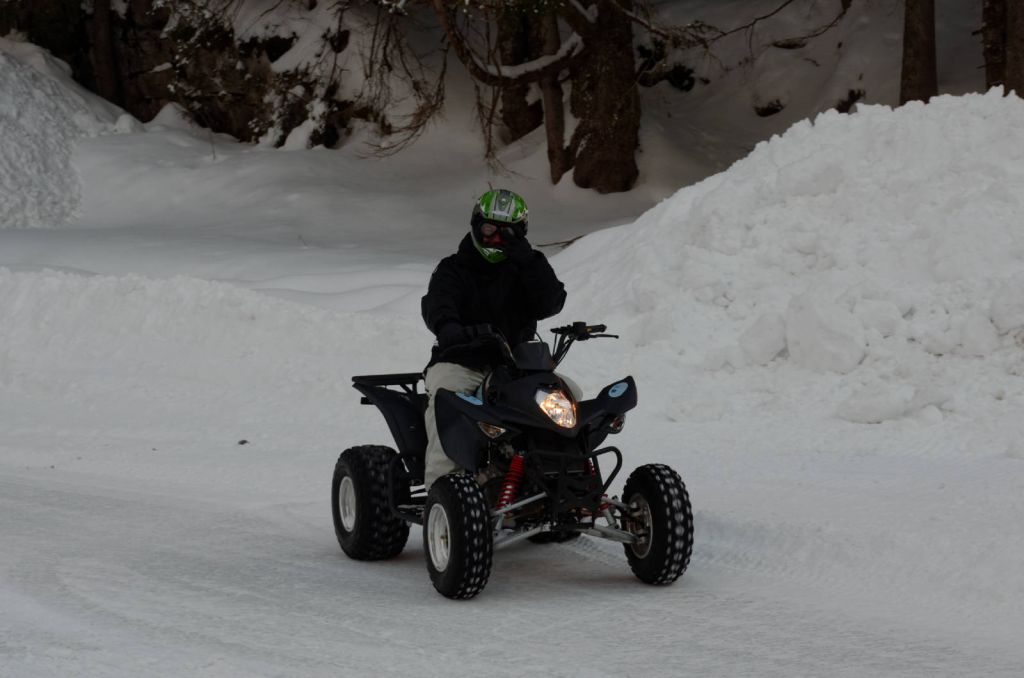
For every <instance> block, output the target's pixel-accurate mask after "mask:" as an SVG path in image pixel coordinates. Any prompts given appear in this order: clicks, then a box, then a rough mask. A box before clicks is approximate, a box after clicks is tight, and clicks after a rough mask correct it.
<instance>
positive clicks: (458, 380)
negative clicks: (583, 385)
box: [423, 363, 583, 489]
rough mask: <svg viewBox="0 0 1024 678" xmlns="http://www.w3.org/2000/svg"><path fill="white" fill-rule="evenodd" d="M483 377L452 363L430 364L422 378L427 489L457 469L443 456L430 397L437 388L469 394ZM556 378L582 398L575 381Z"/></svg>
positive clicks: (425, 481) (479, 373)
mask: <svg viewBox="0 0 1024 678" xmlns="http://www.w3.org/2000/svg"><path fill="white" fill-rule="evenodd" d="M486 376H487V373H486V372H481V371H479V370H471V369H469V368H468V367H463V366H462V365H456V364H455V363H434V364H433V365H431V366H430V367H429V368H428V369H427V373H426V374H425V375H424V376H423V381H424V385H425V387H426V389H427V396H428V397H429V400H428V401H427V413H426V421H425V424H426V427H427V454H426V458H425V460H424V464H425V467H424V471H423V475H424V478H423V482H424V484H425V485H426V486H427V489H430V486H431V485H432V484H433V483H434V481H435V480H437V479H438V478H440V477H441V476H443V475H446V474H448V473H451V472H453V471H457V470H458V469H459V466H458V464H456V463H455V462H454V461H452V460H451V459H449V458H448V455H446V454H445V453H444V448H443V447H441V438H440V436H439V435H438V433H437V418H436V416H435V415H434V394H435V393H437V389H439V388H443V389H446V390H448V391H455V392H458V391H462V392H463V393H472V392H473V391H476V389H477V388H478V387H479V386H480V384H481V383H483V380H484V378H485V377H486ZM558 376H559V377H560V378H561V379H562V380H563V381H565V384H566V386H568V387H569V390H570V391H572V395H573V398H575V399H576V401H577V402H578V401H580V400H581V399H582V398H583V391H581V390H580V387H579V386H578V385H577V384H576V382H574V381H573V380H572V379H569V378H567V377H565V376H563V375H561V374H559V375H558Z"/></svg>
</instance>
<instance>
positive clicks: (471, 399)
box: [455, 391, 484, 405]
mask: <svg viewBox="0 0 1024 678" xmlns="http://www.w3.org/2000/svg"><path fill="white" fill-rule="evenodd" d="M455 395H457V396H459V397H460V398H462V399H463V400H465V401H466V402H467V403H470V404H472V405H483V404H484V401H482V400H480V399H479V398H477V397H476V396H473V395H470V394H468V393H463V392H461V391H459V392H458V393H456V394H455Z"/></svg>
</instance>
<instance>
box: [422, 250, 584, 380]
mask: <svg viewBox="0 0 1024 678" xmlns="http://www.w3.org/2000/svg"><path fill="white" fill-rule="evenodd" d="M563 304H565V286H564V285H563V284H562V282H561V281H560V280H559V279H558V278H557V277H556V276H555V272H554V271H553V270H552V269H551V264H549V263H548V260H547V258H546V257H545V256H544V255H543V254H541V253H540V252H538V251H536V250H534V251H533V257H532V259H530V261H529V263H528V264H525V265H522V266H520V265H517V264H515V263H513V262H511V261H503V262H501V263H497V264H492V263H490V262H489V261H487V260H486V259H484V258H483V257H482V256H481V255H480V253H479V252H478V251H477V250H476V247H474V246H473V241H472V239H471V238H470V236H469V235H467V236H466V237H465V238H463V239H462V242H461V243H460V244H459V251H458V252H456V253H455V254H453V255H451V256H448V257H445V258H444V259H442V260H441V263H439V264H438V265H437V268H436V269H434V274H433V275H432V276H431V277H430V286H429V288H428V289H427V294H426V295H425V296H424V297H423V301H422V309H423V320H424V321H425V322H426V323H427V327H428V328H430V331H431V332H433V333H434V334H437V332H438V331H439V330H440V329H441V328H442V327H444V326H445V325H446V324H448V323H450V322H456V323H459V324H460V325H463V326H472V325H480V324H484V323H486V324H489V325H491V326H493V327H494V328H495V329H496V330H498V331H499V332H501V334H502V335H503V336H504V337H505V340H506V341H508V343H509V345H510V346H516V345H517V344H520V343H522V342H524V341H528V340H530V339H532V338H533V335H534V334H536V332H537V321H538V320H542V319H544V318H549V317H551V316H553V315H555V314H556V313H558V312H559V311H561V310H562V305H563ZM439 359H440V358H439V349H438V347H437V346H435V347H434V352H433V355H432V357H431V360H430V364H431V365H432V364H434V363H435V362H438V361H439ZM443 359H444V360H445V361H447V362H454V363H459V364H461V365H464V366H466V367H471V368H482V367H485V365H483V364H480V359H479V358H478V357H477V356H474V355H472V354H469V353H462V354H460V353H459V352H458V351H455V352H453V351H446V352H445V353H444V356H443Z"/></svg>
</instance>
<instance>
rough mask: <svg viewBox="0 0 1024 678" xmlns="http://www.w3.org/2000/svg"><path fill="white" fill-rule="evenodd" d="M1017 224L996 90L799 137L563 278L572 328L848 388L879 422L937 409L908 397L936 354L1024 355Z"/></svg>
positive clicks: (766, 151) (1023, 122)
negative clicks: (588, 324)
mask: <svg viewBox="0 0 1024 678" xmlns="http://www.w3.org/2000/svg"><path fill="white" fill-rule="evenodd" d="M1022 214H1024V102H1022V101H1021V100H1020V99H1019V98H1017V97H1016V96H1013V95H1011V96H1008V97H1004V96H1002V94H1001V92H997V91H992V92H990V93H988V94H986V95H970V96H965V97H939V98H937V99H934V100H933V101H932V102H931V103H930V104H928V105H922V104H911V105H908V106H904V107H902V108H899V109H896V110H892V109H889V108H888V107H883V106H869V107H861V108H860V109H859V110H858V112H857V113H856V114H854V115H843V114H840V113H837V112H829V113H825V114H823V115H821V116H819V117H818V118H817V119H816V120H814V121H813V122H810V121H807V122H802V123H799V124H797V125H795V126H794V127H793V128H791V129H790V130H789V131H787V132H786V133H785V134H784V135H782V136H780V137H774V138H772V139H771V140H770V141H767V142H764V143H761V144H759V145H758V146H757V148H756V149H755V150H754V151H753V152H752V153H751V154H750V156H748V157H747V158H745V159H743V160H741V161H739V162H737V163H736V164H735V165H734V166H733V167H732V168H730V169H729V170H728V171H726V172H723V173H721V174H719V175H716V176H713V177H711V178H709V179H707V180H705V181H703V182H701V183H700V184H697V185H695V186H691V187H688V188H685V189H682V190H681V191H679V192H678V193H677V194H676V195H675V196H673V197H672V198H670V199H668V200H666V201H664V202H663V203H661V204H660V205H658V206H657V207H655V208H654V209H652V210H651V211H649V212H648V213H647V214H645V215H644V216H643V217H641V218H640V219H639V220H638V221H637V222H636V223H635V224H634V225H631V226H627V227H622V228H619V229H615V230H612V231H607V232H603V233H598V234H595V235H593V236H590V237H588V238H586V239H584V240H583V241H582V242H580V243H578V244H577V245H575V246H574V247H572V248H570V250H569V251H567V252H566V253H565V254H564V255H562V256H561V257H560V258H559V259H558V263H559V265H560V267H561V269H562V270H566V271H568V276H569V278H570V281H571V288H572V289H573V291H574V294H575V298H574V299H573V301H572V307H573V309H575V310H576V311H577V314H578V315H582V316H587V317H591V316H598V315H600V316H602V317H608V314H607V313H605V312H603V310H604V309H607V308H608V307H609V305H611V306H613V307H614V308H616V309H618V310H617V314H618V318H616V320H617V323H618V324H620V325H623V324H624V325H628V326H629V328H630V332H628V334H631V335H632V336H633V338H634V339H635V340H636V341H637V343H640V344H650V343H656V342H659V341H663V342H666V343H668V344H670V345H672V347H673V348H674V349H675V351H676V352H677V353H679V354H682V355H684V356H686V357H687V358H688V361H689V363H690V364H699V365H702V366H703V367H705V368H707V369H711V370H718V369H722V368H727V369H739V368H745V367H750V366H757V365H766V364H773V365H774V364H776V363H777V362H778V361H788V363H789V364H792V365H794V366H798V367H800V368H807V369H810V370H813V371H815V372H817V373H839V374H849V375H851V377H852V378H853V380H854V381H855V382H859V383H860V384H861V385H863V386H864V387H865V390H864V391H863V392H862V393H861V394H859V395H857V394H855V395H854V397H852V398H851V399H850V400H849V401H848V402H846V403H844V404H843V406H842V407H841V408H840V411H839V414H840V416H843V417H845V418H848V419H851V420H853V421H865V422H872V421H880V420H883V419H889V418H894V417H898V416H901V415H903V414H907V413H909V412H910V411H913V410H919V409H921V408H923V407H927V406H928V405H933V404H937V397H935V396H934V394H933V395H928V396H926V395H923V394H922V392H921V389H920V388H915V384H913V383H911V382H913V381H914V379H915V378H918V377H920V376H921V375H922V374H925V373H929V372H934V371H935V370H936V369H940V368H936V366H935V365H936V361H937V360H939V359H941V358H942V357H953V358H965V359H966V358H971V357H979V356H980V357H988V356H994V355H997V354H999V353H1000V350H1001V349H1009V350H1010V351H1011V352H1012V353H1013V355H1016V354H1017V353H1018V346H1017V345H1016V343H1015V341H1016V339H1017V332H1018V331H1019V330H1020V329H1021V328H1022V327H1024V232H1022V231H1021V228H1020V227H1021V215H1022ZM571 298H572V297H571ZM1003 357H1004V358H1007V359H1011V358H1010V357H1009V356H1007V355H1004V356H1003ZM938 400H941V398H938Z"/></svg>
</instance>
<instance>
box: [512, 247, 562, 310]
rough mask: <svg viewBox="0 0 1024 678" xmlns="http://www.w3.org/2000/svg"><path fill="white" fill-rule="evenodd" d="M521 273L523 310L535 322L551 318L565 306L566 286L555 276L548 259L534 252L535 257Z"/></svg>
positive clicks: (523, 267)
mask: <svg viewBox="0 0 1024 678" xmlns="http://www.w3.org/2000/svg"><path fill="white" fill-rule="evenodd" d="M519 270H520V272H519V276H520V280H521V281H522V289H523V297H522V298H523V310H524V311H525V312H526V315H527V316H529V317H530V318H531V319H533V320H543V319H544V318H550V317H551V316H553V315H555V314H557V313H558V312H559V311H561V310H562V306H564V305H565V285H563V284H562V281H561V280H559V279H558V276H556V275H555V271H554V269H552V268H551V264H549V263H548V260H547V257H545V256H544V255H543V254H542V253H541V252H538V251H536V250H534V251H533V257H532V258H531V259H530V261H529V262H528V263H527V264H526V265H524V266H522V267H521V268H520V269H519Z"/></svg>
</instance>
